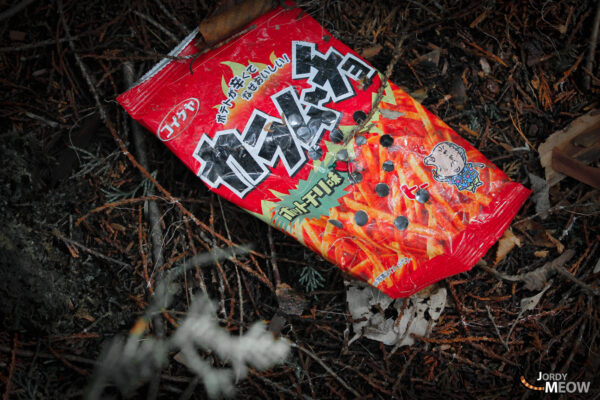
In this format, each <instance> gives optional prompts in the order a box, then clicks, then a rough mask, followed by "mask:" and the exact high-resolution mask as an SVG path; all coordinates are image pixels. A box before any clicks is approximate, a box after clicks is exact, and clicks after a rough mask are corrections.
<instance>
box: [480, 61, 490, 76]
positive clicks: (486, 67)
mask: <svg viewBox="0 0 600 400" xmlns="http://www.w3.org/2000/svg"><path fill="white" fill-rule="evenodd" d="M479 65H481V70H482V71H483V74H484V75H489V74H490V72H492V69H491V68H490V63H488V61H487V60H486V59H485V58H483V57H481V58H480V59H479Z"/></svg>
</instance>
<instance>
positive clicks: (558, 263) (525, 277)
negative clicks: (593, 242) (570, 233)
mask: <svg viewBox="0 0 600 400" xmlns="http://www.w3.org/2000/svg"><path fill="white" fill-rule="evenodd" d="M574 255H575V251H574V250H566V251H565V252H564V253H562V254H561V255H560V256H559V257H558V258H556V259H554V260H552V261H550V262H548V263H546V264H544V266H542V267H540V268H537V269H535V270H533V271H530V272H526V273H524V274H519V275H507V274H505V273H502V272H500V271H497V270H495V269H493V268H490V267H488V266H485V265H480V266H479V267H480V268H481V269H483V270H484V271H486V272H489V273H490V274H492V275H494V276H496V277H497V278H498V279H503V280H506V281H510V282H525V283H526V284H529V288H530V289H533V288H534V287H533V286H535V285H532V283H534V282H536V280H539V277H547V276H548V275H549V274H550V273H551V272H556V273H558V274H559V275H562V276H563V277H565V278H567V279H569V280H570V281H571V282H573V283H575V284H576V285H578V286H580V287H581V288H583V289H584V290H585V291H586V292H587V293H588V294H593V295H599V293H598V289H597V288H594V287H592V286H590V285H588V284H587V283H585V282H583V281H582V280H581V279H579V278H576V277H575V276H574V275H573V274H571V273H570V272H569V271H568V270H567V269H566V268H565V267H564V266H563V265H564V264H565V263H567V262H568V261H569V260H570V259H571V258H572V257H573V256H574Z"/></svg>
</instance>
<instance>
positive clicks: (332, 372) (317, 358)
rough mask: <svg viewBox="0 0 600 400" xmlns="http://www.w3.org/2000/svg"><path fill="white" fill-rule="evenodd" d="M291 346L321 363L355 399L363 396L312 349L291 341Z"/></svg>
mask: <svg viewBox="0 0 600 400" xmlns="http://www.w3.org/2000/svg"><path fill="white" fill-rule="evenodd" d="M292 347H295V348H297V349H298V350H300V351H302V352H303V353H305V354H307V355H308V356H309V357H310V358H312V359H313V360H315V361H316V362H318V363H319V364H321V366H322V367H323V368H325V371H327V372H328V373H329V374H330V375H331V376H333V377H334V378H335V379H337V381H338V382H339V383H341V384H342V386H343V387H345V388H346V389H347V390H348V391H349V392H350V393H352V394H353V395H354V396H356V398H357V399H359V398H362V397H363V396H362V395H361V394H360V393H358V392H357V391H356V390H354V389H352V387H350V385H348V384H347V383H346V381H344V380H343V379H342V378H340V377H339V375H338V374H336V373H335V372H334V371H333V370H332V369H331V368H329V367H328V366H327V364H325V362H323V360H321V358H320V357H319V356H317V355H316V354H314V353H313V352H312V351H310V350H308V349H305V348H304V347H302V346H300V345H298V344H295V343H292Z"/></svg>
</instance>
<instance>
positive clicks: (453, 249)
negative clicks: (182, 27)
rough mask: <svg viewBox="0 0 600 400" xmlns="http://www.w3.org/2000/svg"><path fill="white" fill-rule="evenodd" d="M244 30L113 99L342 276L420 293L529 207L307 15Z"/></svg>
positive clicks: (289, 11)
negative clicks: (329, 263)
mask: <svg viewBox="0 0 600 400" xmlns="http://www.w3.org/2000/svg"><path fill="white" fill-rule="evenodd" d="M242 32H243V34H241V35H239V36H236V37H234V38H233V39H232V40H230V41H227V42H226V43H224V44H222V45H220V46H216V47H214V48H213V49H212V50H210V51H208V52H205V53H202V54H199V50H198V47H197V46H196V44H195V43H196V39H197V36H198V32H197V31H195V32H193V33H192V34H191V35H190V36H188V37H187V38H186V39H185V40H184V41H183V42H182V43H181V44H180V45H179V46H178V47H177V48H176V49H174V50H173V52H172V53H171V56H172V58H169V59H165V60H163V61H162V62H160V63H159V64H158V65H156V66H155V67H154V68H153V69H152V70H151V71H149V72H148V73H147V74H146V75H145V76H144V77H142V79H141V80H140V81H139V82H138V83H137V84H136V85H135V86H134V87H132V88H131V89H129V90H128V91H127V92H126V93H124V94H122V95H121V96H120V97H119V98H118V101H119V102H120V103H121V104H122V106H123V107H124V108H125V109H126V110H127V112H128V113H129V114H130V115H131V116H132V117H133V118H135V119H136V120H138V121H139V122H140V123H141V124H142V125H143V126H145V127H146V128H147V129H148V130H150V131H151V132H153V133H154V134H155V135H156V136H157V137H158V138H159V139H160V140H161V141H163V142H164V144H165V145H166V146H167V147H168V148H169V149H170V150H171V151H173V152H174V153H175V154H176V155H177V156H178V157H179V158H180V159H181V160H182V161H183V162H184V163H185V164H186V165H187V167H188V168H189V169H191V170H192V171H193V172H194V173H195V174H197V176H198V177H199V178H200V179H201V180H202V181H203V182H204V183H205V184H206V185H207V186H208V187H209V188H210V189H211V190H212V191H214V192H215V193H217V194H218V195H220V196H222V197H223V198H225V199H228V200H229V201H231V202H233V203H235V204H236V205H238V206H239V207H241V208H243V209H245V210H247V211H248V212H249V213H251V214H252V215H254V216H256V217H257V218H260V219H261V220H263V221H265V222H266V223H268V224H270V225H272V226H274V227H276V228H278V229H280V230H281V231H283V232H285V233H287V234H289V235H291V236H293V237H294V238H296V239H297V240H299V241H300V242H302V243H303V244H304V245H305V246H307V247H308V248H310V249H312V250H313V251H315V252H317V253H319V254H320V255H322V256H323V257H324V258H325V259H327V260H329V261H330V262H332V263H333V264H335V265H337V266H338V267H339V268H341V269H342V270H343V271H345V272H346V273H348V274H350V275H352V276H355V277H356V278H358V279H361V280H363V281H366V282H368V283H369V284H371V285H373V286H374V287H376V288H377V289H379V290H381V291H382V292H384V293H386V294H388V295H389V296H391V297H394V298H397V297H406V296H410V295H411V294H413V293H415V292H417V291H418V290H420V289H422V288H423V287H425V286H428V285H430V284H432V283H434V282H436V281H438V280H440V279H443V278H445V277H448V276H451V275H453V274H457V273H460V272H462V271H466V270H468V269H470V268H471V267H472V266H473V265H474V264H475V263H476V262H477V261H478V260H479V259H480V258H481V257H482V256H483V255H484V254H485V252H486V251H487V250H488V249H489V248H490V247H491V246H492V245H493V244H494V243H495V242H496V241H497V239H498V238H499V237H500V236H501V235H502V233H503V232H504V230H506V228H507V227H508V225H509V224H510V222H511V220H512V219H513V218H514V216H515V215H516V213H517V212H518V210H519V208H520V206H521V205H522V204H523V202H524V201H525V200H526V199H527V197H528V196H529V193H530V191H529V190H528V189H526V188H525V187H523V186H522V185H520V184H518V183H515V182H511V181H510V180H509V179H508V177H507V176H506V175H505V174H504V173H503V172H502V171H501V170H500V169H499V168H498V167H496V166H495V165H494V164H492V163H491V162H490V161H489V160H487V159H486V158H485V157H484V156H483V155H482V154H481V153H480V152H479V151H478V150H477V149H475V148H474V147H473V146H472V145H471V144H470V143H469V142H468V141H467V140H465V139H464V138H462V137H461V136H459V135H458V134H457V133H456V132H454V131H453V130H452V129H451V128H450V127H448V125H446V124H445V123H444V122H443V121H442V120H441V119H440V118H438V117H436V116H435V115H433V114H432V113H430V112H429V111H428V110H426V109H425V108H424V107H423V106H422V105H421V104H420V103H419V102H418V101H416V100H415V99H413V98H412V97H411V96H409V95H408V94H407V93H406V92H404V91H403V90H402V89H400V88H399V87H398V86H396V85H395V84H393V83H389V82H385V80H384V77H383V75H382V74H381V73H380V72H378V71H377V70H375V69H374V68H373V67H372V66H370V65H369V63H368V62H366V61H365V60H364V59H362V58H361V57H360V56H359V55H358V54H357V53H355V52H354V51H353V50H352V49H350V48H349V47H347V46H346V45H344V44H343V43H342V42H340V41H339V40H337V39H335V38H334V37H333V36H332V35H331V34H330V33H329V32H327V31H326V30H325V29H324V28H323V27H322V26H321V25H319V24H318V23H317V22H316V21H315V20H314V19H313V18H312V17H310V16H309V15H307V14H305V13H304V12H303V11H302V10H301V9H300V8H294V7H289V8H282V7H278V8H276V9H274V10H272V11H270V12H268V13H267V14H264V15H263V16H261V17H259V18H258V19H257V20H255V21H254V22H253V23H252V26H250V27H249V28H248V29H246V30H244V31H242ZM384 82H385V83H384ZM359 128H360V129H359Z"/></svg>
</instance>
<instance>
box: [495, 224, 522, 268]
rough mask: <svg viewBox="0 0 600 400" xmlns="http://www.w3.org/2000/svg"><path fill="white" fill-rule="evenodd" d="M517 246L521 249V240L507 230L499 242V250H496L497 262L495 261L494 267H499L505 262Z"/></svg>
mask: <svg viewBox="0 0 600 400" xmlns="http://www.w3.org/2000/svg"><path fill="white" fill-rule="evenodd" d="M515 246H519V247H521V240H520V239H519V238H518V237H517V236H515V234H514V233H512V231H511V230H510V229H507V230H505V231H504V234H503V235H502V237H501V238H500V240H499V241H498V250H496V260H495V261H494V265H498V263H499V262H500V261H502V260H504V257H506V255H507V254H508V253H510V251H511V250H512V249H513V248H514V247H515Z"/></svg>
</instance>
